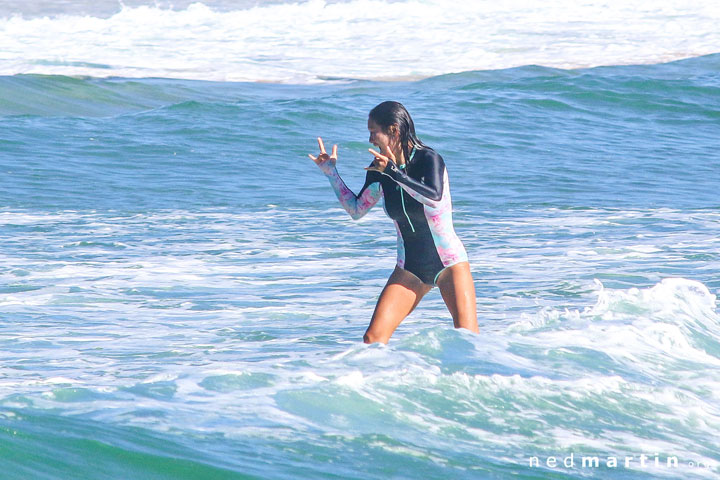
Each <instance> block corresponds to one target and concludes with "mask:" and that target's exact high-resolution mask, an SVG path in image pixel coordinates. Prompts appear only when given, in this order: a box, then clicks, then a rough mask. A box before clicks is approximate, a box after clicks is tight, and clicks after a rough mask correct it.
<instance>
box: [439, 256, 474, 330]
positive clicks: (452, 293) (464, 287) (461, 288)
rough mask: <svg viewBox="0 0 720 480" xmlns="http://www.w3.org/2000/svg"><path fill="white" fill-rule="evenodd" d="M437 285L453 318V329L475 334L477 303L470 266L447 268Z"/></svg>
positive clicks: (464, 264)
mask: <svg viewBox="0 0 720 480" xmlns="http://www.w3.org/2000/svg"><path fill="white" fill-rule="evenodd" d="M437 285H438V288H439V289H440V294H441V295H442V297H443V300H444V301H445V305H447V307H448V310H450V315H452V317H453V323H454V324H455V328H467V329H468V330H470V331H471V332H475V333H477V332H478V323H477V302H476V299H475V283H474V282H473V279H472V274H471V273H470V264H469V263H468V262H460V263H457V264H455V265H453V266H452V267H448V268H447V269H446V270H445V271H443V272H442V273H441V274H440V276H439V277H438V281H437Z"/></svg>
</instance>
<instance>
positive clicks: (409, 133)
mask: <svg viewBox="0 0 720 480" xmlns="http://www.w3.org/2000/svg"><path fill="white" fill-rule="evenodd" d="M368 117H370V118H371V119H372V121H373V122H375V123H377V124H378V125H379V126H380V128H382V129H383V132H385V133H389V132H390V125H397V126H398V130H399V133H400V145H402V149H403V155H405V161H409V160H410V150H411V149H412V148H413V147H415V148H418V149H420V148H427V145H425V144H424V143H422V142H421V141H420V139H419V138H418V137H417V135H415V124H414V123H413V121H412V117H410V114H409V113H408V111H407V109H406V108H405V107H404V106H403V104H402V103H399V102H392V101H387V102H382V103H381V104H380V105H378V106H376V107H375V108H373V109H372V110H370V114H369V115H368Z"/></svg>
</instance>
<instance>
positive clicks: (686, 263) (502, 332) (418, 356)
mask: <svg viewBox="0 0 720 480" xmlns="http://www.w3.org/2000/svg"><path fill="white" fill-rule="evenodd" d="M386 99H394V100H399V101H401V102H403V103H404V104H405V105H406V106H407V107H408V109H409V110H410V112H411V113H412V114H413V117H414V119H415V123H416V126H417V130H418V134H419V136H420V137H421V138H422V139H423V140H424V141H425V143H427V144H429V145H431V146H433V147H434V148H435V149H436V150H437V151H438V152H440V153H441V154H442V155H443V157H444V158H445V160H446V163H447V165H448V171H449V175H450V181H451V186H452V192H453V200H454V212H455V221H456V229H457V231H458V234H459V235H460V237H461V239H462V240H463V242H464V243H465V246H466V248H467V250H468V253H469V256H470V262H471V267H472V272H473V275H474V279H475V285H476V288H477V293H478V313H479V322H480V331H481V333H480V335H477V336H475V335H471V334H469V333H467V332H463V331H456V330H454V329H453V328H452V321H451V319H450V317H449V314H448V313H447V310H446V308H445V306H444V304H443V302H442V299H441V297H440V295H439V293H438V291H437V290H434V291H432V292H431V293H430V294H428V296H427V297H426V298H425V299H423V301H422V303H421V304H420V306H419V308H418V310H417V311H416V312H414V313H413V314H412V315H411V316H410V317H409V318H408V319H407V320H406V321H405V322H404V323H403V324H402V325H401V326H400V328H399V329H398V331H397V332H396V334H395V336H394V337H393V338H392V339H391V342H390V344H389V345H388V346H381V345H373V346H366V345H363V344H362V343H361V337H362V333H363V332H364V329H365V327H366V326H367V323H368V321H369V318H370V315H371V313H372V309H373V307H374V304H375V301H376V299H377V295H378V294H379V292H380V290H381V288H382V286H383V285H384V283H385V281H386V279H387V277H388V275H389V273H390V272H391V271H392V268H393V266H394V262H395V258H394V256H395V231H394V228H393V226H392V223H391V222H390V220H388V219H387V218H386V217H385V216H384V213H383V212H382V209H381V208H376V209H375V210H373V211H371V213H370V214H369V215H368V216H367V217H365V218H363V219H362V220H360V221H357V222H355V221H352V220H351V219H350V218H349V217H348V216H347V215H346V214H345V212H344V211H343V210H342V209H341V208H340V206H339V205H338V203H337V200H336V199H335V196H334V194H333V192H332V190H331V189H330V186H329V184H328V183H327V180H325V178H324V177H323V175H322V174H321V173H320V171H319V170H318V169H317V168H316V167H315V166H314V164H313V163H312V162H311V161H310V160H309V159H308V158H307V153H314V152H315V151H316V148H317V147H316V141H315V137H316V136H318V135H321V136H323V138H324V139H325V141H326V144H332V143H337V144H338V145H339V155H340V157H339V161H338V168H339V170H340V173H341V175H342V176H343V177H344V178H345V180H346V182H347V183H348V185H350V186H351V188H354V189H356V190H357V189H358V188H359V187H360V186H361V185H362V181H363V178H364V171H363V169H362V167H364V166H365V165H366V164H367V163H368V162H369V160H370V159H369V157H368V154H367V151H366V149H367V147H368V146H369V144H368V143H367V136H368V134H367V130H366V119H367V112H368V111H369V110H370V108H372V107H373V106H374V105H376V104H377V103H379V102H380V101H382V100H386ZM719 138H720V55H717V54H716V55H708V56H702V57H697V58H692V59H688V60H681V61H677V62H671V63H666V64H656V65H644V66H609V67H599V68H592V69H571V70H559V69H553V68H547V67H539V66H526V67H519V68H512V69H501V70H492V71H471V72H465V73H458V74H447V75H440V76H433V77H430V78H425V79H420V80H413V81H405V82H381V81H369V80H350V79H345V80H342V79H339V80H332V81H326V82H325V83H323V84H318V85H312V84H311V85H307V84H306V85H296V84H264V83H234V82H214V81H199V80H181V79H175V80H169V79H158V78H133V79H130V78H119V77H113V78H105V79H100V78H92V77H67V76H60V75H8V76H3V77H0V179H1V181H0V260H1V261H0V318H1V319H2V322H1V323H0V458H1V459H2V471H1V472H0V478H8V479H21V478H22V479H25V478H32V479H35V478H38V479H68V478H84V479H85V478H86V479H120V478H123V479H125V478H127V479H156V478H158V479H159V478H168V479H170V478H172V479H178V478H182V479H191V478H192V479H195V478H197V479H216V478H217V479H221V478H223V479H224V478H228V479H242V478H253V479H254V478H267V479H276V478H277V479H297V478H327V479H330V478H357V479H386V478H407V479H435V478H437V479H441V478H442V479H445V478H453V479H455V478H457V479H484V478H493V479H500V478H524V479H539V478H553V479H580V478H602V479H651V478H653V479H654V478H684V479H687V478H718V476H719V475H720V449H718V445H719V444H720V434H719V433H718V432H720V406H719V405H720V368H718V367H720V340H719V339H720V315H719V314H718V303H717V299H716V295H717V293H718V291H720V278H719V277H718V271H720V254H719V253H718V251H720V236H719V235H718V233H719V232H720V228H718V226H719V224H720V200H718V188H719V187H720V175H719V174H718V172H720V153H719V152H718V146H719V145H720V144H719V143H718V139H719ZM571 454H572V455H573V456H574V458H575V465H574V466H570V467H566V466H564V465H560V464H561V462H562V461H563V459H566V458H568V457H569V456H570V455H571ZM643 454H644V455H647V458H648V460H647V465H645V466H643V465H641V463H640V461H641V460H640V456H641V455H643ZM583 455H597V456H598V457H599V458H600V460H601V462H600V466H599V467H598V468H591V467H582V466H580V465H579V463H580V460H579V458H581V457H582V456H583ZM534 456H536V457H538V458H539V460H540V462H541V465H540V466H531V464H530V459H531V457H534ZM553 456H554V457H557V458H558V459H559V460H558V464H559V465H558V466H556V467H551V466H548V464H547V459H548V458H549V457H553ZM611 457H616V458H618V459H619V464H620V465H619V466H618V467H613V466H608V465H607V460H608V459H609V458H611ZM625 457H632V460H631V463H630V464H629V465H624V462H625V460H624V458H625ZM656 457H657V458H658V459H659V465H656V464H655V458H656ZM668 457H677V459H678V462H679V465H678V466H677V467H667V466H665V461H666V459H667V458H668ZM698 464H700V465H698Z"/></svg>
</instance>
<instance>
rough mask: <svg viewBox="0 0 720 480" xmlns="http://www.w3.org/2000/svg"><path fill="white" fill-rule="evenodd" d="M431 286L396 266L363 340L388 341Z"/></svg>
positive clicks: (369, 341) (366, 341) (368, 341)
mask: <svg viewBox="0 0 720 480" xmlns="http://www.w3.org/2000/svg"><path fill="white" fill-rule="evenodd" d="M431 288H432V286H430V285H426V284H424V283H423V282H422V281H420V279H419V278H417V277H416V276H415V275H413V274H412V273H410V272H408V271H407V270H403V269H402V268H399V267H395V271H394V272H393V273H392V275H390V278H389V279H388V281H387V284H386V285H385V288H383V291H382V293H380V298H379V299H378V302H377V305H376V306H375V312H373V316H372V320H370V326H368V328H367V331H366V332H365V336H363V341H364V342H365V343H375V342H382V343H387V342H388V340H390V337H391V336H392V334H393V332H394V331H395V329H396V328H397V327H398V325H400V322H402V321H403V320H404V319H405V317H407V316H408V315H409V314H410V312H412V311H413V310H414V309H415V307H416V306H417V304H418V303H419V302H420V299H421V298H422V297H423V296H424V295H425V294H426V293H427V292H429V291H430V289H431Z"/></svg>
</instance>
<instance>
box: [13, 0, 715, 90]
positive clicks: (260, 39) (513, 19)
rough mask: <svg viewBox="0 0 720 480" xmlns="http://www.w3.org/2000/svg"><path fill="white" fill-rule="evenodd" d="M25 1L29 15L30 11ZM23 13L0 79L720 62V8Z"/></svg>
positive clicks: (421, 5) (53, 7)
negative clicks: (712, 58)
mask: <svg viewBox="0 0 720 480" xmlns="http://www.w3.org/2000/svg"><path fill="white" fill-rule="evenodd" d="M26 3H27V4H28V5H26ZM117 5H118V3H116V2H87V1H82V2H80V1H74V2H73V1H69V2H24V3H23V2H15V3H10V4H7V5H5V6H4V7H0V8H1V10H0V52H2V54H0V75H13V74H17V73H43V74H58V75H88V76H93V77H112V76H122V77H168V78H185V79H203V80H216V81H269V82H286V83H313V82H325V81H328V80H333V79H347V78H353V79H416V78H424V77H430V76H435V75H440V74H445V73H452V72H462V71H471V70H491V69H503V68H510V67H516V66H522V65H529V64H535V65H543V66H549V67H556V68H581V67H590V66H598V65H624V64H639V63H642V64H647V63H660V62H666V61H671V60H676V59H680V58H686V57H693V56H700V55H706V54H711V53H717V52H718V51H719V47H718V45H720V29H718V28H717V25H718V24H720V6H719V4H718V3H717V2H716V1H715V0H698V1H695V2H685V1H681V0H659V1H656V2H651V3H639V2H625V1H621V0H611V1H603V2H600V1H589V2H576V1H574V0H562V1H557V2H543V3H542V4H539V3H538V2H536V1H534V0H512V1H507V2H496V1H489V0H484V1H477V2H455V1H448V0H423V1H420V0H401V1H381V0H351V1H338V2H326V1H321V0H310V1H306V2H298V3H294V2H293V3H290V2H229V1H215V2H207V3H192V4H189V3H188V2H177V4H176V7H175V8H174V9H173V8H170V6H169V4H168V3H167V2H165V3H163V2H159V3H153V2H140V1H131V2H126V3H125V6H124V7H122V8H121V9H118V7H117Z"/></svg>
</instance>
